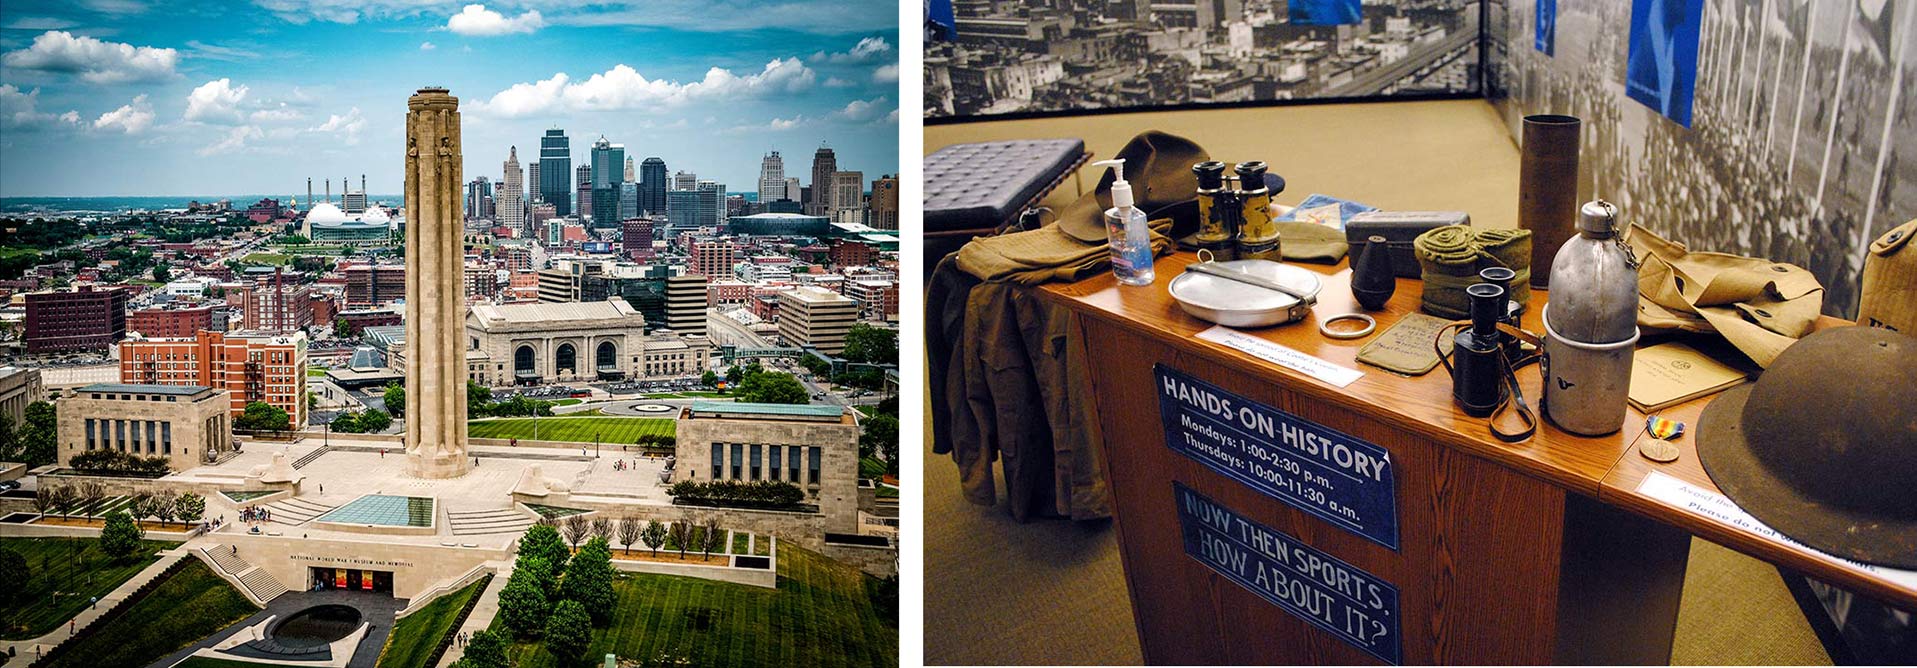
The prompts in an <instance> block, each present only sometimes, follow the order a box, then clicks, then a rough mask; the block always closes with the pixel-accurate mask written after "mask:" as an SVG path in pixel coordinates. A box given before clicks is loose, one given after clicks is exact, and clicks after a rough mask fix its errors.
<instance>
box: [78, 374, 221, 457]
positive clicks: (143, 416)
mask: <svg viewBox="0 0 1917 668" xmlns="http://www.w3.org/2000/svg"><path fill="white" fill-rule="evenodd" d="M90 394H91V393H85V392H75V393H73V394H72V395H71V396H68V397H66V398H63V399H61V400H60V401H59V402H58V403H57V404H55V405H56V406H57V407H58V409H59V412H60V427H59V441H60V464H61V465H66V464H67V463H68V462H69V461H71V460H72V459H73V456H74V455H77V454H80V453H83V452H86V451H87V435H86V424H87V423H86V421H87V420H88V419H89V418H90V419H93V420H95V421H96V427H95V429H100V430H104V431H106V432H107V433H106V434H99V433H97V432H96V434H95V438H96V439H97V443H96V446H95V449H107V450H124V451H125V452H129V453H133V454H138V455H140V456H142V457H152V456H164V457H166V458H167V459H168V460H169V463H168V467H169V468H171V469H172V470H174V471H181V470H185V469H189V468H192V467H195V466H199V465H200V463H201V462H202V461H204V455H205V453H206V452H207V451H208V450H209V449H211V450H212V451H214V452H226V451H230V450H232V449H233V432H232V430H231V429H230V428H229V427H228V422H227V420H228V417H227V404H228V399H227V397H228V394H227V392H226V391H225V390H217V391H213V392H208V393H204V394H200V395H195V396H173V395H164V396H163V395H154V394H148V395H143V396H145V397H147V398H145V399H94V398H92V397H91V396H90ZM169 397H172V398H175V399H176V401H166V399H167V398H169ZM115 420H127V421H132V423H131V424H128V425H127V427H126V429H127V432H128V433H127V436H126V441H127V442H126V445H125V447H124V448H121V447H118V445H117V444H118V439H115V438H113V437H114V436H115V435H116V434H117V430H116V429H115V428H114V422H113V421H115ZM147 421H152V423H153V426H154V428H155V429H160V428H161V427H160V425H162V424H165V425H171V429H172V452H170V453H168V452H166V451H165V450H163V449H162V448H164V447H165V445H164V444H163V443H162V442H161V439H162V436H161V435H157V434H156V435H154V436H153V437H152V439H151V440H152V441H154V444H153V449H152V451H151V452H149V451H148V449H147V447H146V446H145V445H144V439H145V434H144V429H145V425H146V422H147ZM132 424H139V425H141V429H142V436H141V441H142V443H141V444H140V445H138V448H139V449H138V450H135V449H134V448H135V447H136V443H135V440H136V439H135V438H134V436H133V434H132V433H131V432H132ZM162 433H164V432H162Z"/></svg>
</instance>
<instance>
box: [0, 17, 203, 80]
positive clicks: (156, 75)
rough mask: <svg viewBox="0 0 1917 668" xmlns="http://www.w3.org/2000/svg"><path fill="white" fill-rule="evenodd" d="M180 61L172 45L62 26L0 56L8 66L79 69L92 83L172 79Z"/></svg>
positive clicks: (73, 70) (83, 77)
mask: <svg viewBox="0 0 1917 668" xmlns="http://www.w3.org/2000/svg"><path fill="white" fill-rule="evenodd" d="M179 61H180V52H179V51H175V50H173V49H157V48H154V47H150V46H134V45H132V44H123V43H119V42H102V41H100V40H97V39H94V38H92V37H85V36H79V37H76V36H74V35H73V34H72V33H69V32H66V31H62V30H49V31H46V32H44V33H41V34H40V36H39V37H35V38H33V44H32V45H30V46H28V47H27V48H24V49H20V50H18V51H11V52H8V53H7V54H6V56H5V57H4V58H0V64H5V65H6V66H7V67H17V68H20V69H27V70H45V71H48V72H66V73H78V74H79V75H80V78H81V79H83V80H86V81H89V82H92V83H125V82H130V81H160V80H164V79H171V78H174V77H176V76H179V75H178V73H176V72H174V71H173V66H174V65H177V64H178V63H179Z"/></svg>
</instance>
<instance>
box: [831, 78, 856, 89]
mask: <svg viewBox="0 0 1917 668" xmlns="http://www.w3.org/2000/svg"><path fill="white" fill-rule="evenodd" d="M857 85H858V84H855V83H852V82H850V81H846V80H844V79H840V78H838V77H826V79H825V87H826V88H851V87H853V86H857Z"/></svg>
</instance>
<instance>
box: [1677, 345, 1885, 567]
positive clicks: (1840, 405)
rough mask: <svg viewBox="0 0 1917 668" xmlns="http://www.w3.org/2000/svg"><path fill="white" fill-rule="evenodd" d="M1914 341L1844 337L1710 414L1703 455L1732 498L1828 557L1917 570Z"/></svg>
mask: <svg viewBox="0 0 1917 668" xmlns="http://www.w3.org/2000/svg"><path fill="white" fill-rule="evenodd" d="M1913 378H1917V337H1912V336H1909V335H1905V334H1900V333H1897V332H1893V331H1890V330H1886V329H1879V328H1874V327H1837V328H1831V329H1826V330H1821V331H1818V332H1816V333H1813V334H1811V335H1809V336H1806V337H1804V338H1803V339H1802V340H1800V341H1798V342H1797V343H1795V344H1793V345H1791V346H1790V347H1789V348H1786V349H1784V351H1783V352H1782V353H1780V354H1778V356H1777V358H1776V359H1775V360H1773V361H1772V363H1771V366H1770V367H1769V368H1768V369H1766V370H1765V371H1764V373H1763V375H1762V376H1761V377H1760V378H1758V380H1757V382H1756V383H1754V384H1747V385H1743V386H1739V387H1736V388H1732V389H1730V390H1726V391H1724V392H1723V393H1721V394H1719V395H1718V396H1717V397H1716V398H1715V399H1713V400H1712V401H1711V403H1710V404H1709V405H1707V406H1705V408H1704V414H1703V416H1702V417H1701V418H1700V419H1699V421H1698V428H1697V451H1698V458H1699V460H1701V461H1702V462H1703V464H1704V470H1705V472H1706V473H1708V474H1709V475H1710V477H1711V482H1713V483H1715V484H1716V485H1717V487H1718V488H1719V489H1721V490H1723V492H1724V494H1725V496H1728V497H1730V499H1731V500H1732V501H1734V502H1736V503H1737V505H1738V506H1739V507H1741V508H1743V509H1744V510H1745V511H1746V512H1749V513H1750V514H1751V515H1752V516H1753V517H1756V518H1757V519H1758V521H1761V522H1763V523H1764V524H1766V525H1769V526H1770V527H1771V528H1772V529H1775V530H1777V531H1778V532H1779V533H1782V534H1784V535H1785V536H1788V537H1790V538H1791V539H1792V540H1795V541H1797V542H1800V543H1803V544H1804V545H1808V546H1810V547H1812V548H1815V549H1818V550H1822V551H1824V552H1828V553H1830V554H1832V555H1835V556H1838V557H1843V558H1846V559H1852V560H1855V561H1860V562H1864V563H1870V564H1877V565H1881V566H1889V567H1893V568H1904V569H1912V568H1917V403H1913V402H1911V401H1910V396H1909V391H1910V387H1911V385H1910V383H1911V381H1912V379H1913Z"/></svg>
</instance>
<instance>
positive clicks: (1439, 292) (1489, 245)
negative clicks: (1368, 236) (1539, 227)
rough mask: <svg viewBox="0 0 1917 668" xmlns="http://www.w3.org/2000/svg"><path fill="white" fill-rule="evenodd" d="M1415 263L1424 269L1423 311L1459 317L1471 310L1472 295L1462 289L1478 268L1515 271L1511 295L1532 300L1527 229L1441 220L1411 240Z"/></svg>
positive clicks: (1472, 280) (1470, 282)
mask: <svg viewBox="0 0 1917 668" xmlns="http://www.w3.org/2000/svg"><path fill="white" fill-rule="evenodd" d="M1411 243H1412V250H1413V252H1415V253H1416V254H1417V256H1418V266H1419V267H1420V268H1422V269H1423V270H1424V276H1423V279H1424V294H1423V298H1424V303H1423V308H1424V311H1425V312H1426V313H1430V314H1432V315H1435V316H1438V317H1442V318H1449V319H1452V320H1461V319H1464V318H1467V317H1470V315H1471V298H1470V297H1469V296H1468V295H1466V294H1465V292H1464V289H1465V288H1468V287H1471V286H1472V285H1473V284H1475V283H1478V282H1479V281H1478V272H1479V271H1481V270H1483V269H1485V268H1488V267H1506V268H1509V269H1511V270H1512V271H1514V272H1516V273H1517V278H1515V279H1512V281H1511V285H1510V286H1509V287H1510V289H1511V295H1510V297H1511V299H1512V300H1513V301H1516V302H1518V303H1520V304H1528V303H1530V302H1531V231H1530V230H1486V229H1478V228H1475V227H1469V226H1465V225H1446V226H1444V227H1439V228H1435V229H1432V230H1430V231H1428V232H1425V233H1424V234H1420V235H1418V238H1417V239H1414V240H1412V242H1411Z"/></svg>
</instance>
